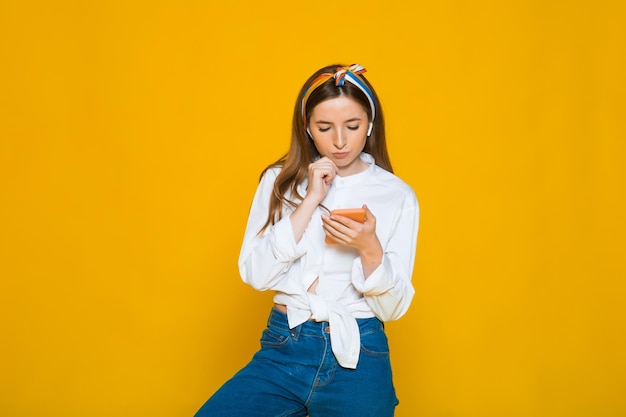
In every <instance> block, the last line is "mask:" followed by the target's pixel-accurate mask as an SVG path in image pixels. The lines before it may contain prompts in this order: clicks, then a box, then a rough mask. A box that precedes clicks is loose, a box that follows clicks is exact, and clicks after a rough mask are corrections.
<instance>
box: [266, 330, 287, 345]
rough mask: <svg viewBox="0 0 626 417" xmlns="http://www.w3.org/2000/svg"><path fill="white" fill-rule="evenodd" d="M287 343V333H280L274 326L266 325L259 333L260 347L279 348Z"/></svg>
mask: <svg viewBox="0 0 626 417" xmlns="http://www.w3.org/2000/svg"><path fill="white" fill-rule="evenodd" d="M287 343H289V333H285V334H283V333H280V332H278V331H276V330H275V329H274V328H271V327H268V328H266V329H265V330H263V334H262V335H261V347H273V348H280V347H284V346H287Z"/></svg>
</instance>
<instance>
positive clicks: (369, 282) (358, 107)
mask: <svg viewBox="0 0 626 417" xmlns="http://www.w3.org/2000/svg"><path fill="white" fill-rule="evenodd" d="M364 72H365V69H364V68H363V67H361V66H360V65H352V66H349V67H348V66H342V65H332V66H328V67H324V68H322V69H320V70H319V71H317V72H316V73H315V74H313V75H312V76H311V77H310V78H309V79H308V80H307V81H306V83H305V84H304V86H303V87H302V89H301V91H300V94H299V95H298V99H297V101H296V106H295V111H294V116H293V127H292V136H291V144H290V148H289V151H288V153H287V155H286V156H284V157H283V158H281V159H280V160H278V161H277V162H275V163H274V164H272V165H270V166H269V167H268V168H266V169H265V171H264V172H263V174H262V176H261V180H260V184H259V186H258V189H257V192H256V195H255V196H254V200H253V202H252V207H251V210H250V217H249V219H248V225H247V229H246V232H245V236H244V241H243V246H242V249H241V254H240V258H239V269H240V272H241V276H242V278H243V280H244V281H245V282H246V283H248V284H250V285H251V286H252V287H254V288H256V289H258V290H261V291H263V290H273V291H275V296H274V302H275V305H274V307H273V309H272V311H271V313H270V316H269V319H268V323H267V328H266V329H265V331H264V332H263V335H262V337H261V349H260V350H259V352H257V353H256V354H255V355H254V357H253V358H252V360H251V362H250V363H249V364H248V365H246V366H245V367H244V368H243V369H242V370H241V371H239V372H238V373H237V374H236V375H235V376H234V377H233V378H232V379H231V380H229V381H228V382H226V383H225V384H224V385H223V386H222V387H221V388H220V389H219V390H218V391H217V392H216V393H215V394H214V395H213V396H212V397H211V398H210V399H209V400H208V401H207V402H206V403H205V404H204V406H203V407H202V408H201V409H200V410H199V411H198V413H197V414H196V417H207V416H210V417H217V416H224V417H226V416H228V417H239V416H241V417H251V416H254V417H279V416H280V417H287V416H303V417H304V416H307V415H308V416H310V417H330V416H333V417H345V416H359V417H368V416H371V417H388V416H393V414H394V409H395V406H396V405H397V404H398V400H397V398H396V395H395V390H394V387H393V382H392V373H391V366H390V361H389V347H388V344H387V337H386V335H385V332H384V326H383V322H385V321H389V320H395V319H398V318H399V317H400V316H402V315H403V314H404V313H405V312H406V311H407V309H408V307H409V304H410V303H411V300H412V298H413V294H414V289H413V286H412V285H411V274H412V271H413V262H414V257H415V248H416V241H417V229H418V216H419V209H418V204H417V200H416V198H415V194H414V193H413V191H412V190H411V188H410V187H409V186H408V185H407V184H406V183H404V182H402V181H401V180H400V179H399V178H398V177H396V176H395V175H393V174H392V172H393V170H392V168H391V163H390V161H389V156H388V153H387V147H386V142H385V127H384V121H383V113H382V109H381V107H380V102H379V100H378V98H377V96H376V93H375V92H374V89H373V88H372V86H371V85H370V83H369V82H368V81H367V80H366V79H365V77H364V76H363V73H364ZM346 208H363V209H364V213H365V214H364V216H363V217H364V218H361V219H356V220H354V219H352V218H350V217H347V216H342V215H339V214H334V213H333V211H332V210H335V209H346Z"/></svg>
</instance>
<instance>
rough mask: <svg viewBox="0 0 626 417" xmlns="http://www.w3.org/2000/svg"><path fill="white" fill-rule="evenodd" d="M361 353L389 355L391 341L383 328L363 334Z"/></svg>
mask: <svg viewBox="0 0 626 417" xmlns="http://www.w3.org/2000/svg"><path fill="white" fill-rule="evenodd" d="M361 353H363V354H365V355H369V356H378V357H386V356H389V342H388V340H387V335H386V334H385V331H384V330H383V329H380V330H375V331H371V332H367V333H363V334H362V335H361Z"/></svg>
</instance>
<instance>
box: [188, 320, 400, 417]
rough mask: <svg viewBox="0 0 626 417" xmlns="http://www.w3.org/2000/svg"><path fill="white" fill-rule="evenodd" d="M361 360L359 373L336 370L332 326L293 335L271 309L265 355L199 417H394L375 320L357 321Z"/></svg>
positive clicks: (300, 329)
mask: <svg viewBox="0 0 626 417" xmlns="http://www.w3.org/2000/svg"><path fill="white" fill-rule="evenodd" d="M357 322H358V324H359V328H360V332H361V355H360V358H359V363H358V366H357V368H356V369H347V368H342V367H341V366H339V365H338V364H337V361H336V360H335V357H334V356H333V353H332V351H331V347H330V340H329V338H330V335H329V333H328V323H327V322H322V323H317V322H313V321H307V322H305V323H303V324H301V325H299V326H297V327H296V328H294V329H291V330H290V329H289V325H288V323H287V315H286V314H284V313H281V312H279V311H278V310H276V309H272V312H271V313H270V316H269V319H268V321H267V328H266V329H265V330H264V331H263V335H262V336H261V349H260V350H259V351H258V352H257V353H256V354H255V355H254V357H253V358H252V360H251V361H250V363H248V364H247V365H246V366H245V367H244V368H243V369H242V370H241V371H239V372H238V373H237V374H235V375H234V376H233V377H232V378H231V379H230V380H229V381H227V382H226V383H225V384H224V385H223V386H222V387H221V388H220V389H219V390H218V391H217V392H216V393H215V394H214V395H213V396H212V397H211V398H209V400H208V401H207V402H206V403H205V404H204V405H203V406H202V408H201V409H200V410H199V411H198V412H197V413H196V417H291V416H299V417H304V416H307V415H308V416H310V417H331V416H332V417H350V416H359V417H391V416H393V414H394V409H395V406H396V405H397V404H398V400H397V399H396V395H395V390H394V387H393V382H392V375H391V365H390V362H389V346H388V343H387V336H386V335H385V331H384V328H383V324H382V323H381V322H380V320H378V319H376V318H371V319H357Z"/></svg>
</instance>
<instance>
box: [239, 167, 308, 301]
mask: <svg viewBox="0 0 626 417" xmlns="http://www.w3.org/2000/svg"><path fill="white" fill-rule="evenodd" d="M277 174H278V170H277V169H270V170H268V171H267V172H266V173H265V175H264V176H263V178H262V179H261V182H260V183H259V186H258V188H257V191H256V194H255V196H254V199H253V201H252V206H251V208H250V215H249V217H248V224H247V226H246V231H245V235H244V240H243V245H242V247H241V252H240V255H239V272H240V274H241V278H242V279H243V281H244V282H245V283H247V284H249V285H251V286H252V287H253V288H255V289H257V290H261V291H263V290H268V289H274V288H275V287H276V286H277V284H278V283H280V282H281V280H283V278H285V277H286V273H287V271H288V270H289V268H290V267H291V265H292V263H293V262H294V261H295V260H296V259H298V258H299V257H301V256H302V255H303V254H304V253H305V252H306V251H305V249H304V243H302V244H297V243H296V241H295V238H294V233H293V230H292V228H291V222H290V220H289V215H288V214H287V215H285V216H283V218H282V219H281V220H280V221H278V222H277V223H276V224H274V225H271V226H270V227H268V228H266V229H265V230H264V231H263V233H262V234H260V235H259V234H258V232H259V230H260V229H261V227H262V226H263V224H265V221H266V220H267V216H268V213H269V199H270V196H271V195H272V189H273V185H274V181H275V180H276V176H277Z"/></svg>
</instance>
